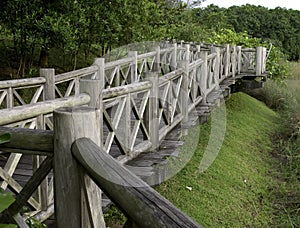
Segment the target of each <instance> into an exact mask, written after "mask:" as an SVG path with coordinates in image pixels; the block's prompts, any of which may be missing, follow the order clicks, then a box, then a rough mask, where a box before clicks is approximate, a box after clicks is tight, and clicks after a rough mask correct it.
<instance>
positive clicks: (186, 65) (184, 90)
mask: <svg viewBox="0 0 300 228" xmlns="http://www.w3.org/2000/svg"><path fill="white" fill-rule="evenodd" d="M185 52H186V53H185V60H183V66H182V67H183V71H184V73H183V78H182V87H181V112H182V115H183V119H182V124H183V125H184V124H186V123H187V122H188V121H189V74H190V45H189V44H186V45H185Z"/></svg>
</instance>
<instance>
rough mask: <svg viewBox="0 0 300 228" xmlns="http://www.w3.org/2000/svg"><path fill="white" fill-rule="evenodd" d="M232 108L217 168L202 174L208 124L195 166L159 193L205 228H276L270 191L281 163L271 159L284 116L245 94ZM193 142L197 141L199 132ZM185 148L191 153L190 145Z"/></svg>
mask: <svg viewBox="0 0 300 228" xmlns="http://www.w3.org/2000/svg"><path fill="white" fill-rule="evenodd" d="M226 108H227V129H226V136H225V140H224V143H223V145H222V148H221V150H220V153H219V155H218V156H217V158H216V160H215V161H214V163H213V164H212V165H211V166H210V167H209V168H208V170H206V171H205V172H204V173H202V174H201V173H199V164H200V161H201V159H202V157H203V153H204V151H205V148H206V145H207V142H208V140H209V135H210V124H209V123H208V124H204V125H203V126H201V134H200V140H199V144H198V148H197V150H196V151H195V154H194V156H193V158H192V159H191V161H190V162H189V163H188V164H187V166H185V168H184V169H182V170H181V171H180V172H179V173H178V174H177V175H176V176H175V177H173V178H172V179H170V180H168V181H166V182H164V183H163V184H162V185H161V186H159V187H158V188H157V190H158V191H159V192H160V193H161V194H162V195H164V196H165V197H166V198H167V199H169V200H170V201H171V202H173V203H174V204H175V205H176V206H177V207H178V208H180V209H181V210H182V211H184V212H185V213H187V214H188V215H189V216H191V217H192V218H193V219H195V220H196V221H197V222H198V223H200V224H202V225H203V226H204V227H266V226H270V225H274V224H273V214H274V207H273V203H272V202H273V201H272V197H271V195H270V191H271V190H272V189H274V187H275V186H276V184H277V182H276V179H275V178H274V177H273V175H271V174H270V173H271V170H272V167H273V163H275V162H276V161H275V159H274V158H273V157H272V156H271V150H272V147H271V146H272V145H271V144H272V143H271V140H270V137H271V135H272V134H273V133H274V132H275V131H276V130H277V128H278V125H277V122H278V120H279V117H278V115H277V114H276V113H275V112H273V111H271V110H270V109H269V108H267V107H266V106H265V105H264V104H263V103H261V102H259V101H257V100H255V99H253V98H251V97H249V96H248V95H245V94H242V93H237V94H234V95H232V97H231V99H230V100H228V101H227V102H226ZM189 139H192V141H193V140H194V139H195V137H194V135H193V131H191V132H190V134H189V135H188V138H187V141H188V140H189ZM182 149H183V150H189V145H188V143H187V144H186V145H185V146H184V147H183V148H182ZM187 186H188V187H192V190H191V191H190V190H188V189H187V188H186V187H187Z"/></svg>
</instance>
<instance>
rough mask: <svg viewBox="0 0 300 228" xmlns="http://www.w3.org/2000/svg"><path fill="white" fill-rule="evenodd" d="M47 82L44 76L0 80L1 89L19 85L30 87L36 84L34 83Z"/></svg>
mask: <svg viewBox="0 0 300 228" xmlns="http://www.w3.org/2000/svg"><path fill="white" fill-rule="evenodd" d="M45 82H46V79H45V78H43V77H36V78H25V79H15V80H5V81H0V89H7V88H18V87H29V86H34V85H42V84H44V83H45Z"/></svg>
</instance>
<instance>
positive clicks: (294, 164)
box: [0, 0, 300, 227]
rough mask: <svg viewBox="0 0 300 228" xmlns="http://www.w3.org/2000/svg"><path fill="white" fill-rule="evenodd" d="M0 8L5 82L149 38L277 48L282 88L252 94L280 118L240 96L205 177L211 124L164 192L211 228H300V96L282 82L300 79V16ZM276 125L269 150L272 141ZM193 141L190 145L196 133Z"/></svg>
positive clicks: (123, 6) (121, 6)
mask: <svg viewBox="0 0 300 228" xmlns="http://www.w3.org/2000/svg"><path fill="white" fill-rule="evenodd" d="M200 2H201V0H198V1H194V2H193V4H199V3H200ZM0 7H1V9H2V11H1V12H2V13H1V14H0V41H1V42H0V53H1V54H0V79H1V80H3V79H7V78H19V77H32V76H35V75H36V74H37V71H38V69H39V68H40V67H54V68H55V69H56V70H57V71H58V72H63V71H69V70H72V69H75V68H79V67H83V66H86V65H90V64H91V61H92V59H93V58H94V57H95V56H102V55H104V54H106V53H107V52H109V51H111V50H112V49H114V48H116V47H120V46H122V45H127V44H129V43H134V42H141V41H149V40H166V39H167V40H171V39H177V40H186V41H198V42H203V41H204V42H209V43H217V44H222V43H231V44H235V45H241V46H243V47H256V46H259V45H262V46H265V47H267V48H268V49H269V50H270V49H271V52H270V53H269V54H270V55H269V58H268V62H267V70H268V71H269V72H270V78H272V79H276V80H277V82H274V81H275V80H274V81H269V82H268V84H267V85H266V87H265V88H264V89H263V90H259V91H257V92H256V94H255V96H256V97H257V98H259V99H261V100H263V101H264V102H265V103H266V104H267V105H268V106H269V107H271V108H272V109H274V110H276V111H278V112H279V113H280V116H281V119H280V121H279V118H280V117H279V116H278V115H277V114H276V113H274V112H273V111H271V110H269V109H267V108H266V107H265V106H264V105H263V104H262V103H259V102H257V101H256V100H254V99H251V98H250V97H248V96H246V95H244V94H236V95H234V96H233V97H232V98H231V99H230V100H229V101H228V102H227V111H228V119H227V124H228V125H227V132H226V137H225V141H224V144H223V147H222V149H221V151H220V154H219V156H218V157H217V159H216V161H215V162H214V163H213V165H212V166H211V167H210V168H209V170H207V171H206V172H204V173H203V174H201V175H200V174H199V172H198V166H199V164H200V160H201V158H202V156H203V152H204V150H203V148H205V145H206V143H207V140H208V137H209V133H210V125H209V124H206V125H203V126H202V127H201V137H200V141H199V145H198V148H197V151H196V152H195V154H194V157H193V159H192V160H191V161H190V163H189V164H188V165H187V166H186V167H185V168H184V169H183V170H182V171H181V172H180V173H179V174H178V175H177V176H176V177H174V178H173V179H170V180H169V181H168V182H166V183H164V184H163V185H162V186H160V187H159V188H158V190H159V191H161V193H162V194H164V195H165V196H166V197H167V198H169V199H170V200H171V201H173V202H174V204H175V205H177V206H178V207H179V208H181V209H182V210H183V211H185V212H186V213H188V214H189V215H190V216H192V217H193V218H194V219H195V220H197V221H198V222H199V223H201V224H203V225H206V226H237V224H238V226H243V227H245V226H258V227H259V226H277V225H280V226H294V227H297V226H300V221H299V220H300V218H299V215H300V212H299V202H300V195H299V192H300V189H299V179H300V176H299V175H300V174H299V173H300V171H299V164H300V160H299V158H300V156H299V154H300V151H299V148H300V140H299V136H298V135H299V122H300V117H299V115H300V114H299V113H300V109H299V105H298V104H299V103H300V99H299V98H298V97H297V96H296V92H295V93H292V91H293V89H295V90H297V89H299V88H297V86H296V83H294V82H292V83H289V82H288V83H287V86H289V87H287V86H284V85H283V83H281V82H278V81H282V80H283V79H285V78H286V77H287V76H288V70H287V69H288V68H290V69H292V70H293V71H294V73H293V77H294V79H298V80H299V78H300V76H299V72H300V69H299V63H297V62H293V63H287V61H286V60H287V59H288V60H294V61H298V60H299V53H300V33H299V27H300V11H296V10H291V9H285V8H276V9H272V10H271V9H267V8H265V7H261V6H253V5H245V6H240V7H238V6H234V7H230V8H228V9H225V8H219V7H217V6H214V5H210V6H209V7H207V8H193V5H192V4H191V5H190V4H187V3H186V1H181V0H140V1H134V0H115V1H110V0H103V1H97V0H89V1H84V0H56V1H50V0H46V1H45V0H36V1H32V2H28V1H26V0H2V1H1V2H0ZM270 22H271V23H270ZM271 47H272V48H271ZM295 72H296V73H295ZM298 84H299V83H298ZM292 86H293V89H291V88H292ZM297 91H299V90H297ZM298 94H299V92H298ZM284 120H285V121H284ZM279 122H282V124H280V125H278V124H277V123H279ZM278 129H280V131H279V133H278V134H275V135H276V137H274V140H275V142H273V143H274V144H275V148H273V147H272V142H271V141H270V140H269V138H270V135H272V134H273V133H274V132H275V131H276V130H278ZM258 133H259V134H258ZM249 136H251V137H249ZM189 137H191V138H192V139H194V137H193V134H192V133H191V135H190V136H189ZM187 140H188V139H187ZM0 143H1V140H0ZM185 149H188V147H187V148H185ZM271 154H272V155H273V157H271V156H270V155H271ZM274 164H275V166H276V167H275V168H276V169H274ZM278 182H279V185H278ZM266 183H267V184H266ZM186 187H189V188H186ZM190 187H191V190H189V189H190ZM179 196H180V197H179ZM0 197H3V198H4V199H5V200H8V201H7V202H6V201H3V200H1V205H0V206H3V207H4V208H6V207H7V206H8V203H10V202H11V197H10V196H8V195H5V196H4V195H3V194H2V193H0ZM4 203H5V204H4ZM4 208H3V209H4ZM1 210H2V208H1ZM283 212H284V213H283ZM110 213H111V216H110V215H108V217H109V218H110V217H117V216H118V212H117V211H116V209H113V210H112V211H111V212H110ZM225 218H226V219H225ZM122 220H124V217H123V218H122Z"/></svg>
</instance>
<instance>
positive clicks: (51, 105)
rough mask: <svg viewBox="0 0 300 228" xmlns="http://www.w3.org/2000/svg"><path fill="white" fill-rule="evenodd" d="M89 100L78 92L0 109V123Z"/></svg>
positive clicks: (85, 95) (27, 117) (15, 120)
mask: <svg viewBox="0 0 300 228" xmlns="http://www.w3.org/2000/svg"><path fill="white" fill-rule="evenodd" d="M89 102H90V96H89V95H87V94H80V95H78V96H73V97H67V98H59V99H56V100H50V101H44V102H39V103H35V104H27V105H23V106H18V107H14V108H8V109H2V110H0V125H5V124H9V123H14V122H17V121H21V120H26V119H29V118H32V117H36V116H38V115H41V114H47V113H51V112H53V111H54V110H55V109H58V108H61V107H73V106H76V105H84V104H87V103H89Z"/></svg>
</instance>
